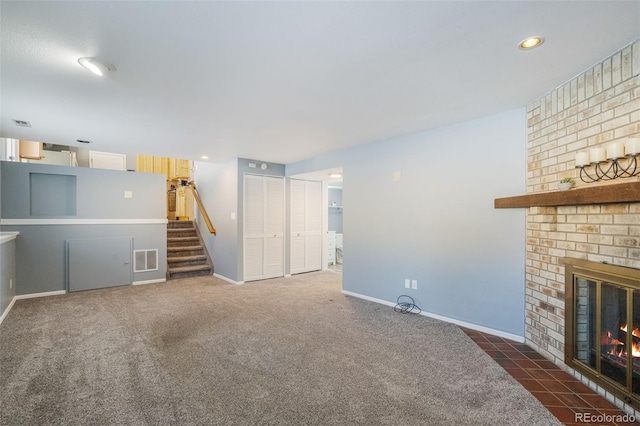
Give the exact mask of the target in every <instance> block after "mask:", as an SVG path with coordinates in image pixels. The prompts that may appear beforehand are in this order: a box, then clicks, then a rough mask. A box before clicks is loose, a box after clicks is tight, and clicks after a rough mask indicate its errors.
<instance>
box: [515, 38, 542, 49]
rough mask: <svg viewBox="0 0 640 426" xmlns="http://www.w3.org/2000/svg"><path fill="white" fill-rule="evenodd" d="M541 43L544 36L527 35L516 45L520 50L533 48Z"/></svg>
mask: <svg viewBox="0 0 640 426" xmlns="http://www.w3.org/2000/svg"><path fill="white" fill-rule="evenodd" d="M542 43H544V37H542V36H533V37H527V38H525V39H524V40H522V41H521V42H520V43H519V44H518V47H519V48H520V49H522V50H527V49H533V48H534V47H538V46H540V45H541V44H542Z"/></svg>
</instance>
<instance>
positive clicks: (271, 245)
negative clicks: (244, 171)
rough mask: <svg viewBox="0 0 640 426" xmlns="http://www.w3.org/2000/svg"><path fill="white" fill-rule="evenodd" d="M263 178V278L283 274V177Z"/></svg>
mask: <svg viewBox="0 0 640 426" xmlns="http://www.w3.org/2000/svg"><path fill="white" fill-rule="evenodd" d="M264 179H265V194H266V200H265V219H266V220H265V229H266V232H265V253H264V258H265V273H264V277H265V278H274V277H282V276H284V179H281V178H273V177H266V178H264Z"/></svg>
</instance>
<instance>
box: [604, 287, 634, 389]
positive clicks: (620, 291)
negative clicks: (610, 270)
mask: <svg viewBox="0 0 640 426" xmlns="http://www.w3.org/2000/svg"><path fill="white" fill-rule="evenodd" d="M601 297H602V301H601V303H600V373H601V374H602V375H604V376H606V377H608V378H610V379H611V380H613V381H615V382H617V383H619V384H621V385H622V386H624V387H626V386H627V364H628V358H629V356H628V353H627V351H628V347H629V342H628V339H627V337H628V335H629V333H628V326H627V290H626V289H624V288H621V287H618V286H615V285H613V284H609V283H604V282H603V283H602V287H601Z"/></svg>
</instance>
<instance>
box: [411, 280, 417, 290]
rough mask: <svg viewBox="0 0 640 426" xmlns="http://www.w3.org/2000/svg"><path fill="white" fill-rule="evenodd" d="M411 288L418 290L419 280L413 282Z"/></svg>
mask: <svg viewBox="0 0 640 426" xmlns="http://www.w3.org/2000/svg"><path fill="white" fill-rule="evenodd" d="M411 288H412V289H414V290H417V289H418V280H411Z"/></svg>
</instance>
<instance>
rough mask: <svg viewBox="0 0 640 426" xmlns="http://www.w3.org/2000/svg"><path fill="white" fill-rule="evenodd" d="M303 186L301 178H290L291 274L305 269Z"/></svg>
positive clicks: (304, 192)
mask: <svg viewBox="0 0 640 426" xmlns="http://www.w3.org/2000/svg"><path fill="white" fill-rule="evenodd" d="M305 188H306V184H305V181H303V180H291V182H290V185H289V197H290V230H291V247H290V253H291V260H290V262H291V273H292V274H299V273H300V272H304V271H305V258H306V253H305V251H306V249H305V245H306V244H305V240H306V236H305V194H306V189H305Z"/></svg>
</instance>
